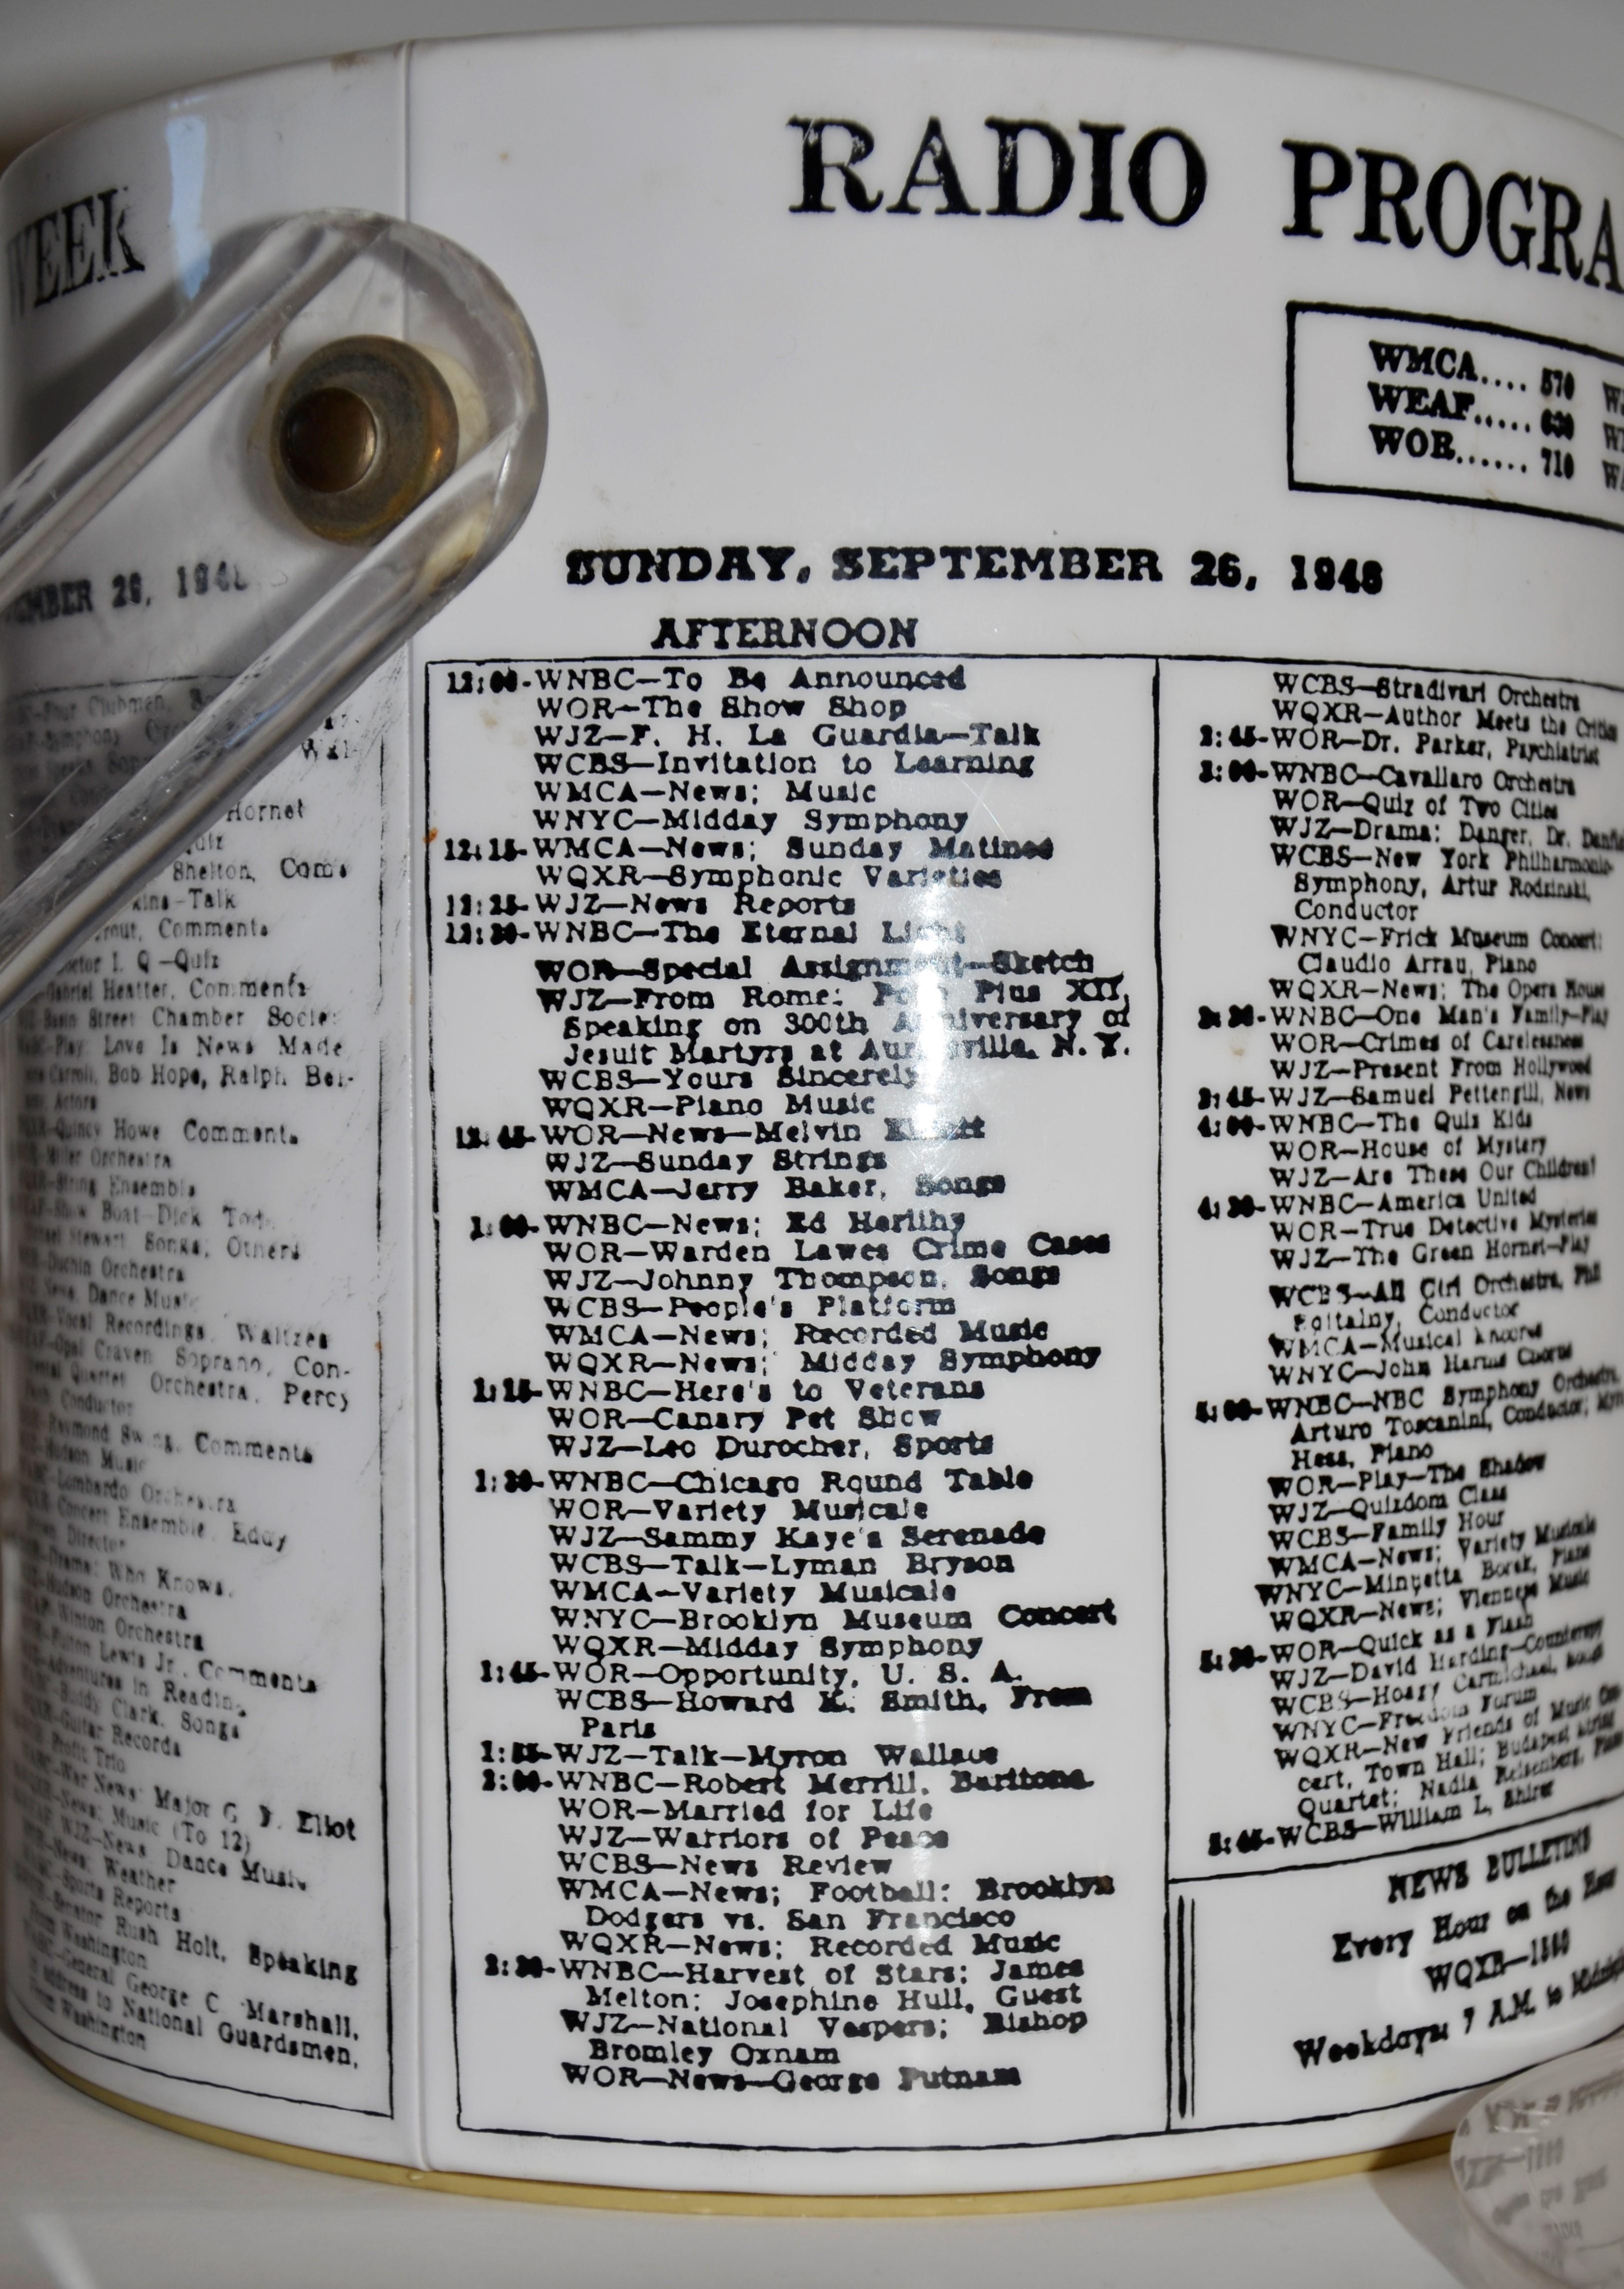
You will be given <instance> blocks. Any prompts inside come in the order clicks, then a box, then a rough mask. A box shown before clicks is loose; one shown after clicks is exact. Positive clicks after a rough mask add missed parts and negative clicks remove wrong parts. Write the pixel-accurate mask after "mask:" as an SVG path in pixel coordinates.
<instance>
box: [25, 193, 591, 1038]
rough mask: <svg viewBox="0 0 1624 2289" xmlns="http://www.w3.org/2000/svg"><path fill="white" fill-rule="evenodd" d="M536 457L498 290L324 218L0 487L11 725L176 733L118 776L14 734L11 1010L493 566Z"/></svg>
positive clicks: (205, 298)
mask: <svg viewBox="0 0 1624 2289" xmlns="http://www.w3.org/2000/svg"><path fill="white" fill-rule="evenodd" d="M545 437H546V419H545V395H544V391H543V385H542V378H541V367H540V362H539V360H538V358H537V352H536V346H535V343H534V341H533V340H532V339H531V337H530V333H529V328H528V327H527V325H526V324H525V322H524V319H523V318H522V316H521V315H520V312H519V310H518V309H517V307H515V305H514V304H513V301H512V299H510V298H509V296H508V295H507V293H506V291H505V290H504V289H503V287H502V286H501V285H500V284H499V283H498V281H497V280H496V279H495V278H494V277H493V276H492V275H491V274H490V272H489V271H488V270H487V269H485V268H484V267H483V266H482V264H480V263H479V262H477V261H475V260H474V258H473V257H472V256H471V255H468V254H466V253H465V252H464V251H462V249H461V248H459V247H457V246H455V245H453V244H451V243H450V241H449V240H446V239H443V238H440V237H437V236H436V235H434V233H432V232H429V231H426V230H420V229H418V228H416V227H414V226H412V225H410V224H407V223H402V222H399V221H395V220H392V219H389V218H388V217H386V216H383V215H374V214H359V213H349V212H343V211H326V212H319V213H311V214H304V215H299V216H295V217H293V218H292V219H290V220H288V221H285V222H282V223H278V224H276V225H275V226H274V227H272V228H271V229H269V230H267V232H266V233H265V234H264V235H263V236H262V237H260V238H259V240H258V241H257V243H254V244H253V245H252V246H251V248H250V249H249V251H248V252H247V253H246V255H245V256H244V257H243V259H242V260H240V261H239V262H237V263H236V264H235V267H232V268H231V269H230V270H229V271H228V272H227V274H226V275H224V276H222V277H221V278H219V281H218V282H216V283H211V284H210V285H208V286H207V287H206V288H205V289H204V291H203V292H202V293H201V294H200V295H198V297H197V298H196V299H195V300H194V301H193V302H192V303H191V304H190V305H189V307H187V310H186V311H185V313H184V315H182V316H181V317H180V318H179V320H177V321H176V323H173V324H172V325H171V326H170V328H169V329H168V331H165V332H164V333H163V334H162V335H160V336H159V337H158V338H157V339H155V341H153V342H152V343H151V344H150V345H149V346H148V347H147V348H145V349H143V350H142V351H140V352H139V355H137V356H135V357H134V358H133V359H132V360H131V363H129V364H127V365H126V366H125V367H124V368H123V370H122V371H121V372H120V373H119V374H118V376H117V377H116V379H115V380H114V381H113V383H112V384H111V385H110V386H109V387H107V388H106V389H105V390H103V391H102V393H101V395H100V396H98V397H96V398H95V399H94V400H93V401H92V403H90V404H89V405H87V406H86V407H85V409H84V411H83V412H81V413H79V414H78V415H77V416H76V418H75V419H73V420H71V421H70V422H69V423H68V426H67V427H65V428H64V429H62V430H61V431H60V434H59V435H56V436H55V437H54V438H53V439H52V442H51V443H49V444H48V445H47V446H46V447H45V448H44V451H42V452H41V453H40V454H39V455H38V456H37V458H36V459H34V460H33V461H32V462H30V463H29V465H28V467H26V468H25V469H24V470H23V471H22V472H21V474H20V476H19V477H18V478H17V480H16V482H15V483H13V484H12V486H11V487H10V488H9V489H8V490H7V491H5V493H4V495H0V666H4V664H5V655H7V654H9V655H10V656H11V657H10V665H11V668H12V674H11V677H10V683H11V687H12V688H11V692H10V695H9V696H10V698H11V701H12V706H13V709H16V708H19V707H21V708H22V709H24V710H25V711H31V712H32V714H35V715H36V716H39V717H40V718H41V719H42V720H44V721H47V722H48V721H49V718H50V708H49V701H48V697H42V696H41V695H42V694H44V695H49V694H50V693H51V692H52V691H53V690H56V691H62V690H74V691H76V692H78V693H79V694H81V695H83V694H85V693H87V692H93V691H100V692H102V693H112V694H117V693H121V692H123V693H128V692H131V691H138V692H140V693H142V694H147V695H152V694H156V693H163V695H165V698H164V703H163V708H162V709H161V710H159V713H160V714H162V715H163V718H164V719H165V720H168V721H171V722H173V721H174V720H176V716H177V711H179V715H180V716H182V717H185V718H186V719H187V720H185V721H184V727H183V728H181V729H179V730H178V731H177V732H176V735H175V736H173V737H172V738H170V739H169V740H168V742H167V744H166V745H164V746H162V747H161V748H160V750H159V751H158V752H157V753H155V754H152V755H151V756H150V758H149V759H148V758H147V757H145V756H141V755H139V754H138V755H136V756H135V757H133V758H132V757H131V756H130V755H129V754H128V753H127V752H126V753H124V754H122V756H121V757H120V758H119V759H118V760H116V761H115V762H113V763H111V764H110V763H109V762H108V757H107V750H106V748H105V746H103V747H102V748H101V749H100V751H98V750H96V749H93V748H92V749H91V750H89V751H88V752H87V750H86V747H85V745H84V741H83V740H81V741H80V743H79V744H78V746H75V744H74V742H73V741H72V740H65V741H62V742H60V755H61V760H60V762H57V761H56V760H55V759H54V758H55V755H56V754H57V752H58V748H59V743H58V742H56V741H53V740H52V739H50V738H34V739H33V740H32V743H30V740H29V738H20V739H19V738H13V739H12V742H11V743H10V744H11V748H12V761H11V762H8V765H7V777H6V781H5V785H4V799H3V802H0V857H3V859H4V877H3V879H4V896H3V897H0V1018H4V1017H9V1016H10V1015H11V1013H12V1011H13V1010H14V1009H16V1008H17V1007H18V1005H19V1003H20V1002H21V1001H24V1000H25V999H26V998H27V996H28V994H29V993H32V992H33V991H34V990H35V988H36V987H37V986H38V985H41V984H42V983H43V982H44V979H45V978H46V977H48V976H49V975H50V974H51V972H52V970H53V969H55V968H56V967H57V966H58V965H59V964H60V963H61V962H62V961H66V960H67V959H68V956H69V955H70V954H71V953H73V952H74V950H75V949H76V947H77V946H79V945H81V944H83V942H84V939H85V938H87V937H89V936H90V935H91V934H92V932H93V931H94V930H96V929H98V928H99V927H100V925H101V924H102V923H103V922H104V921H107V919H108V918H109V916H110V915H112V914H113V913H115V912H116V911H117V910H118V909H119V908H120V907H121V906H122V905H124V904H125V903H126V902H127V901H128V900H129V899H130V898H131V897H133V896H134V895H135V893H136V892H137V891H138V890H139V889H140V888H141V886H142V884H143V883H145V882H146V881H148V880H149V879H150V877H151V876H152V875H153V874H154V873H156V872H157V870H158V869H159V868H160V867H161V866H163V864H164V863H165V862H166V861H167V860H169V859H171V858H172V857H174V856H175V855H176V854H177V853H178V852H179V851H180V850H182V849H185V848H186V846H187V844H188V843H190V842H191V841H194V840H195V837H196V836H197V835H198V834H200V833H202V832H203V830H204V829H205V828H206V827H207V826H208V825H210V824H211V822H212V821H213V820H214V819H215V818H218V817H219V815H220V814H221V813H222V812H223V811H224V810H227V807H228V806H229V805H230V804H232V803H234V802H237V801H238V800H240V799H241V797H242V796H243V794H244V793H245V792H246V791H247V790H248V789H249V788H250V787H251V786H253V785H254V783H255V781H256V780H258V779H259V778H262V777H263V776H264V775H265V773H266V772H267V771H268V770H271V769H272V768H273V766H274V765H275V764H276V763H277V762H280V761H281V760H282V759H283V757H284V756H285V755H286V754H288V753H289V752H290V750H291V749H292V748H293V747H294V746H296V745H297V744H298V743H299V741H300V740H301V739H302V738H306V737H307V736H308V734H309V733H310V732H311V731H312V730H314V729H315V728H317V727H318V726H319V725H321V724H322V722H323V721H324V719H325V718H327V717H328V716H329V715H330V714H331V712H332V710H333V708H334V707H335V706H337V705H338V703H339V701H341V700H342V699H343V698H345V697H346V695H347V694H348V693H350V692H351V691H353V690H354V689H355V687H356V686H357V685H358V684H360V683H361V682H362V681H363V680H364V678H365V677H366V676H368V675H369V674H370V673H371V672H372V670H373V669H374V668H376V667H378V666H379V665H380V664H381V663H382V662H383V661H384V660H385V659H386V658H387V657H388V655H389V654H390V653H391V652H392V651H393V650H394V649H395V648H396V646H398V645H399V644H401V643H402V642H404V641H405V640H406V639H407V638H408V637H409V636H410V635H411V634H413V632H414V631H415V630H416V629H418V628H419V627H421V626H423V624H424V623H425V622H426V620H428V619H429V618H432V617H433V615H434V613H435V612H437V611H438V610H440V608H441V607H442V605H443V604H445V603H446V602H449V601H450V598H451V597H452V596H454V595H455V594H457V593H458V590H459V589H461V588H463V587H464V586H466V584H467V583H468V582H469V581H470V580H471V579H472V578H474V575H475V573H477V572H479V571H480V570H482V568H483V567H484V566H485V565H487V564H489V563H490V562H491V560H492V559H493V558H494V557H495V556H497V555H498V554H499V553H500V551H501V550H502V549H503V548H504V547H505V546H506V544H507V542H508V540H509V539H510V538H512V537H513V533H514V531H515V530H517V528H518V526H519V524H520V523H521V521H522V519H523V517H524V515H525V513H526V511H527V510H528V509H529V506H530V503H531V500H532V499H533V498H534V497H535V492H536V488H537V483H538V482H539V480H540V475H541V467H542V461H543V457H544V454H545ZM187 518H189V519H190V520H191V526H192V527H193V528H195V527H196V526H198V524H199V523H200V522H201V523H202V524H203V525H206V529H207V531H208V534H209V537H210V541H211V546H210V549H209V554H208V560H207V561H205V562H200V563H197V564H196V565H195V566H194V567H193V568H192V569H191V570H190V573H189V574H188V569H187V565H186V564H184V563H183V564H180V565H179V566H177V567H175V568H174V570H172V571H171V570H168V569H167V567H166V570H165V571H164V574H163V577H162V578H155V577H154V576H153V575H152V574H151V573H150V572H149V573H148V574H147V576H146V577H145V578H143V577H142V576H141V575H139V574H138V573H131V571H128V570H125V571H123V572H116V573H115V572H114V571H113V570H112V569H111V567H112V566H113V565H114V564H116V563H126V564H127V563H129V562H130V561H131V558H132V557H133V556H134V555H135V554H139V553H141V551H140V548H139V547H138V536H144V537H145V538H144V542H143V544H142V545H143V546H144V547H145V553H146V554H147V555H148V556H151V555H152V554H154V552H155V550H156V553H157V554H159V555H165V554H166V555H167V556H168V557H169V558H171V559H172V558H173V557H174V556H175V555H177V554H179V553H180V551H179V547H178V546H171V547H169V548H167V550H166V549H165V548H164V546H163V543H164V540H165V539H166V538H168V537H170V536H171V535H173V534H175V533H178V532H179V530H181V522H180V521H182V520H185V519H187ZM155 534H156V535H158V536H159V538H158V539H157V541H156V542H154V540H153V536H154V535H155ZM222 536H224V539H223V540H222V538H221V537H222ZM65 552H66V553H65ZM48 576H50V577H48ZM200 579H201V581H202V583H203V587H204V588H206V589H208V590H209V591H210V593H209V594H208V597H207V610H206V612H205V611H204V610H203V599H202V598H201V597H200V595H199V594H198V582H199V580H200ZM132 583H133V586H132ZM19 656H26V672H25V673H23V674H19V673H18V672H17V668H18V659H19ZM68 671H71V674H69V673H68ZM85 704H86V705H88V702H86V703H85ZM139 704H140V705H143V706H146V705H150V706H154V707H155V708H157V706H158V703H157V701H156V699H155V698H144V699H143V700H141V701H140V702H139ZM59 706H60V707H61V708H62V709H63V710H64V711H65V712H67V713H72V712H74V704H72V703H68V702H59ZM103 712H111V711H110V709H109V708H108V706H107V702H106V701H104V702H103ZM17 754H23V755H24V757H25V761H24V762H23V763H22V764H19V763H18V762H16V761H15V757H16V755H17Z"/></svg>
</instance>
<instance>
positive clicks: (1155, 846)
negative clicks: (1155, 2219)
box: [1150, 659, 1184, 2129]
mask: <svg viewBox="0 0 1624 2289" xmlns="http://www.w3.org/2000/svg"><path fill="white" fill-rule="evenodd" d="M1150 852H1151V866H1152V873H1153V877H1154V899H1153V905H1152V943H1153V946H1154V953H1155V961H1156V1385H1157V1407H1156V1421H1157V1440H1158V1486H1159V1495H1160V1511H1161V1537H1162V1958H1163V1960H1162V1989H1163V1993H1164V1996H1165V1997H1166V2008H1167V2023H1166V2033H1165V2037H1164V2054H1165V2060H1166V2101H1167V2126H1168V2128H1169V2129H1171V2128H1172V2126H1173V2012H1174V2007H1175V2006H1174V1992H1173V1983H1172V1982H1173V1932H1172V1893H1171V1889H1170V1886H1169V1880H1168V1878H1169V1870H1170V1866H1171V1862H1170V1853H1171V1848H1172V1830H1171V1816H1172V1809H1173V1798H1172V1786H1171V1783H1172V1738H1171V1722H1170V1720H1171V1715H1172V1700H1171V1675H1172V1650H1171V1639H1170V1637H1169V1631H1168V1582H1167V1333H1166V1277H1165V1256H1166V1243H1165V1239H1164V1233H1163V1224H1164V1220H1165V1218H1164V1199H1163V1171H1162V1160H1163V1145H1164V1136H1165V1130H1166V1115H1165V1107H1164V1105H1163V1091H1164V1086H1165V1084H1164V1075H1163V1035H1164V1033H1165V1030H1166V1025H1165V1008H1164V1002H1165V994H1164V989H1163V981H1162V664H1161V662H1160V660H1159V659H1158V660H1157V661H1155V662H1154V663H1153V665H1152V666H1151V670H1150ZM1179 1945H1180V1956H1181V1965H1180V1971H1179V1984H1178V1992H1177V2001H1176V2009H1177V2013H1178V2021H1179V2083H1180V2091H1181V2101H1182V2087H1183V2023H1184V1998H1183V1971H1182V1949H1183V1925H1182V1910H1181V1922H1180V1927H1179Z"/></svg>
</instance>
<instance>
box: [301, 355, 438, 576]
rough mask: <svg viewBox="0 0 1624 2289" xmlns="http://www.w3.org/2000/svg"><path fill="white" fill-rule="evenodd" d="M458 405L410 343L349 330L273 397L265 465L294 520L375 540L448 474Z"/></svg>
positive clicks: (330, 534) (328, 536) (327, 534)
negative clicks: (268, 445) (343, 337)
mask: <svg viewBox="0 0 1624 2289" xmlns="http://www.w3.org/2000/svg"><path fill="white" fill-rule="evenodd" d="M457 437H458V424H457V407H456V403H455V401H454V400H453V398H452V396H451V393H450V389H449V388H448V387H447V386H446V383H445V380H444V379H443V377H442V374H441V373H440V371H439V370H438V369H437V368H436V367H435V366H434V365H433V364H432V363H430V361H429V360H428V359H427V358H426V357H425V356H424V355H423V353H422V352H421V351H420V350H416V349H413V348H412V347H411V346H410V343H408V342H396V341H391V340H389V339H387V338H386V336H384V335H381V334H355V335H352V336H350V337H349V338H348V339H346V340H344V341H338V342H330V343H329V344H328V345H327V347H326V348H324V349H320V350H317V351H316V352H315V353H314V355H312V356H310V357H307V358H306V360H305V362H304V363H303V364H302V365H301V366H299V369H298V370H297V371H296V372H295V373H294V374H293V376H292V378H291V380H290V381H289V382H288V383H287V385H286V386H285V387H284V388H283V391H282V394H281V395H280V397H279V398H278V400H277V403H276V409H275V414H274V416H273V418H272V424H271V466H272V468H273V471H274V472H275V478H276V483H277V486H278V488H279V490H280V491H281V493H282V497H283V500H284V501H286V503H287V505H288V506H289V507H290V508H291V510H292V512H293V514H294V515H295V516H296V517H298V519H299V522H300V523H301V524H303V525H305V526H306V528H307V530H310V531H311V532H314V533H316V534H319V535H320V537H321V538H322V539H324V540H345V541H350V542H352V543H355V542H362V541H367V540H373V539H376V538H378V535H379V534H380V533H384V532H387V531H388V530H389V529H390V527H391V526H393V525H396V524H398V523H399V522H400V521H401V519H402V517H403V516H405V515H407V514H409V513H410V511H411V510H412V509H414V508H415V507H416V506H417V505H418V502H419V501H420V500H422V499H424V498H426V495H428V494H429V493H431V492H433V491H434V488H435V486H436V485H438V484H440V483H442V481H443V480H444V479H445V478H446V477H447V476H449V475H450V472H451V469H452V468H453V467H454V466H455V464H456V459H457Z"/></svg>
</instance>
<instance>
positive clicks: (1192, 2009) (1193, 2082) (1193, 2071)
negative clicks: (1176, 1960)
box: [1190, 1892, 1196, 2114]
mask: <svg viewBox="0 0 1624 2289" xmlns="http://www.w3.org/2000/svg"><path fill="white" fill-rule="evenodd" d="M1195 2110H1196V1895H1195V1894H1194V1893H1193V1892H1192V1893H1191V1894H1190V2112H1191V2113H1192V2114H1193V2113H1194V2112H1195Z"/></svg>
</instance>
